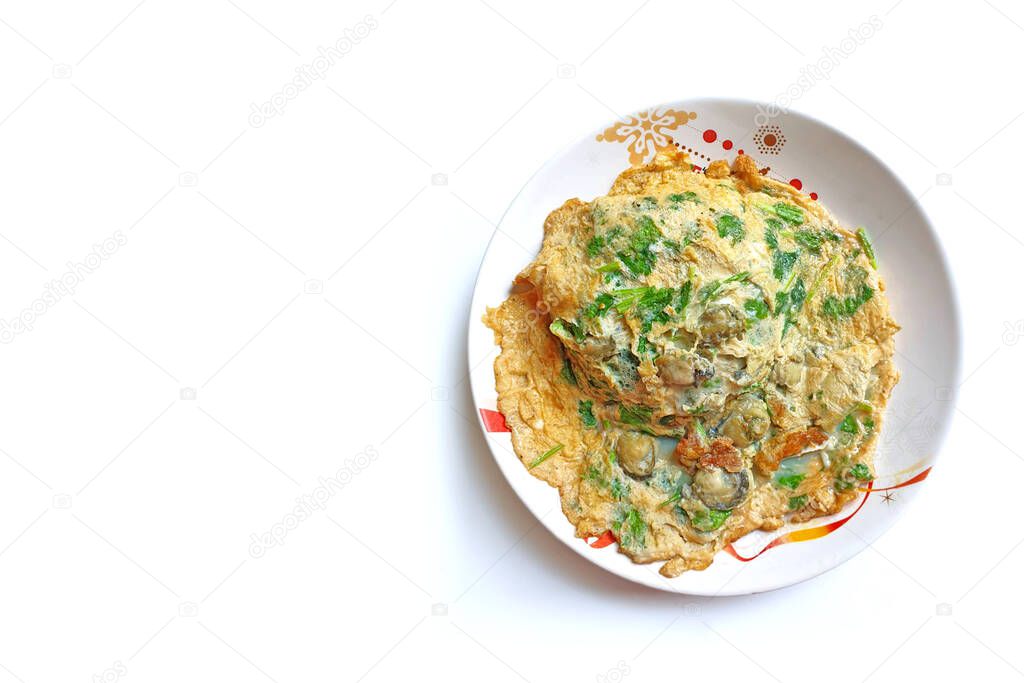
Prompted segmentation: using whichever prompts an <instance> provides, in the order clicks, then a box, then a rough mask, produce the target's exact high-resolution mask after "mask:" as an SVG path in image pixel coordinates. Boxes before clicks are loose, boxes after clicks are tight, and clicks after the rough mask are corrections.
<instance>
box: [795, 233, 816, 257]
mask: <svg viewBox="0 0 1024 683" xmlns="http://www.w3.org/2000/svg"><path fill="white" fill-rule="evenodd" d="M793 239H794V240H795V241H796V243H797V244H799V245H800V246H802V247H806V248H807V249H809V250H811V251H813V252H815V253H817V252H818V251H820V250H821V235H819V234H817V233H815V232H811V231H810V230H797V231H796V233H795V234H794V235H793Z"/></svg>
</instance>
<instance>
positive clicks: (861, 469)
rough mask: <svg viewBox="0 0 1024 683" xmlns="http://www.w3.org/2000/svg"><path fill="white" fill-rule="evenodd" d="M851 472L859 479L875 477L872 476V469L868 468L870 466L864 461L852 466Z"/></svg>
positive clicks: (866, 479) (867, 479) (865, 479)
mask: <svg viewBox="0 0 1024 683" xmlns="http://www.w3.org/2000/svg"><path fill="white" fill-rule="evenodd" d="M850 474H852V475H853V476H854V478H855V479H859V480H860V481H869V480H871V479H874V477H872V476H871V470H870V469H868V466H867V465H865V464H864V463H862V462H859V463H857V464H856V465H854V466H853V467H851V468H850Z"/></svg>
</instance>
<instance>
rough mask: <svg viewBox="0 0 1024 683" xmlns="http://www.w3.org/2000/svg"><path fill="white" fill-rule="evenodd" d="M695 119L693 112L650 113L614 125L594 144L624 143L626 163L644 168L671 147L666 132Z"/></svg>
mask: <svg viewBox="0 0 1024 683" xmlns="http://www.w3.org/2000/svg"><path fill="white" fill-rule="evenodd" d="M695 118H697V114H696V112H692V111H676V110H675V109H650V110H647V111H642V112H639V113H637V114H634V115H632V116H629V117H627V118H626V120H625V121H616V122H615V123H614V124H613V125H612V126H610V127H608V128H606V129H605V130H604V132H603V133H599V134H598V136H597V141H598V142H625V143H626V144H627V145H628V149H629V163H630V164H632V165H634V166H637V165H639V164H645V163H647V162H649V161H650V160H651V159H653V158H654V155H655V154H657V153H658V152H660V151H661V150H663V149H667V148H669V147H672V146H673V145H674V141H673V140H672V137H671V136H670V135H669V134H668V131H674V130H675V129H676V128H679V127H680V126H685V125H686V124H687V123H688V122H690V121H692V120H693V119H695Z"/></svg>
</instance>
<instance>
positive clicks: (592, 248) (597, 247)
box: [587, 235, 605, 258]
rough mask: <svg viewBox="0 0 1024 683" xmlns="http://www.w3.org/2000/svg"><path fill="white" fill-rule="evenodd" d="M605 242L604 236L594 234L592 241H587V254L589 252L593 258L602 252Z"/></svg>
mask: <svg viewBox="0 0 1024 683" xmlns="http://www.w3.org/2000/svg"><path fill="white" fill-rule="evenodd" d="M604 244H605V242H604V238H603V237H601V236H600V235H594V236H593V237H591V238H590V241H589V242H587V254H589V255H590V257H591V258H593V257H595V256H597V255H598V254H600V253H601V250H602V249H604Z"/></svg>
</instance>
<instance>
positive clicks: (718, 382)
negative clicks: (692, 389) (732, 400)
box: [701, 377, 722, 389]
mask: <svg viewBox="0 0 1024 683" xmlns="http://www.w3.org/2000/svg"><path fill="white" fill-rule="evenodd" d="M701 386H702V387H703V388H705V389H716V388H718V387H720V386H722V378H721V377H712V378H711V379H706V380H704V383H703V384H701Z"/></svg>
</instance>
